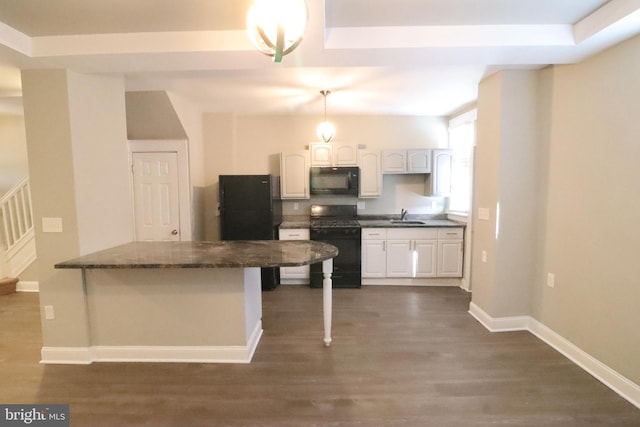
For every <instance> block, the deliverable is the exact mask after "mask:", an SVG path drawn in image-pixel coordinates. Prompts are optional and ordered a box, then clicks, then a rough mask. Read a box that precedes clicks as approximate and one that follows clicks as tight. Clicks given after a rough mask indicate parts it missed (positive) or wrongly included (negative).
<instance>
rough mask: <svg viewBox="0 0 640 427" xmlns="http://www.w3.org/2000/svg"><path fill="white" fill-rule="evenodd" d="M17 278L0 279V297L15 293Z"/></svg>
mask: <svg viewBox="0 0 640 427" xmlns="http://www.w3.org/2000/svg"><path fill="white" fill-rule="evenodd" d="M16 283H18V278H17V277H5V278H4V279H0V295H9V294H13V293H15V291H16Z"/></svg>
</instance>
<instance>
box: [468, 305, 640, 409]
mask: <svg viewBox="0 0 640 427" xmlns="http://www.w3.org/2000/svg"><path fill="white" fill-rule="evenodd" d="M469 314H471V315H472V316H473V317H475V318H476V320H478V322H480V323H481V324H482V325H483V326H484V327H485V328H487V329H488V330H489V331H491V332H508V331H528V332H530V333H532V334H533V335H535V336H536V337H538V338H540V339H541V340H542V341H544V342H545V343H547V344H548V345H550V346H551V347H553V348H554V349H556V350H557V351H558V352H560V353H561V354H563V355H564V356H565V357H567V358H568V359H569V360H571V361H572V362H573V363H575V364H576V365H578V366H580V367H581V368H582V369H584V370H585V371H586V372H588V373H589V374H591V375H592V376H593V377H594V378H596V379H597V380H598V381H600V382H601V383H603V384H604V385H606V386H607V387H609V388H610V389H611V390H613V391H614V392H616V393H617V394H619V395H620V396H621V397H623V398H624V399H626V400H627V401H629V402H630V403H631V404H633V405H634V406H636V407H637V408H640V385H638V384H636V383H634V382H633V381H631V380H630V379H628V378H627V377H625V376H623V375H621V374H620V373H618V372H617V371H615V370H613V369H611V368H610V367H609V366H607V365H605V364H604V363H602V362H600V361H599V360H598V359H596V358H595V357H593V356H591V355H590V354H588V353H586V352H585V351H583V350H582V349H580V348H579V347H578V346H576V345H575V344H573V343H572V342H570V341H568V340H567V339H565V338H564V337H562V336H561V335H560V334H558V333H557V332H555V331H553V330H552V329H551V328H549V327H547V326H545V325H544V324H542V323H540V322H539V321H537V320H536V319H534V318H533V317H530V316H512V317H498V318H493V317H491V316H489V315H488V314H487V313H486V312H485V311H484V310H482V309H481V308H480V307H478V306H477V305H476V304H474V303H471V304H470V305H469Z"/></svg>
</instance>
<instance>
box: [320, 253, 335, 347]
mask: <svg viewBox="0 0 640 427" xmlns="http://www.w3.org/2000/svg"><path fill="white" fill-rule="evenodd" d="M331 273H333V258H330V259H328V260H326V261H323V262H322V275H323V277H324V280H323V281H322V309H323V312H324V345H325V346H327V347H329V346H330V345H331V311H332V294H333V281H332V280H331Z"/></svg>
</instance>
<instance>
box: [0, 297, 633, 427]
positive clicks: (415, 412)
mask: <svg viewBox="0 0 640 427" xmlns="http://www.w3.org/2000/svg"><path fill="white" fill-rule="evenodd" d="M321 298H322V294H321V290H317V289H309V288H307V287H299V286H289V287H283V286H281V287H279V288H278V289H276V290H275V291H272V292H267V293H264V294H263V300H264V319H263V324H264V336H263V338H262V340H261V342H260V344H259V346H258V350H257V352H256V354H255V357H254V360H253V362H252V363H251V364H249V365H225V364H178V363H176V364H159V363H138V364H136V363H113V364H111V363H95V364H92V365H88V366H81V365H80V366H70V365H46V366H43V365H40V364H39V363H38V361H39V357H40V347H41V335H40V317H39V308H38V295H37V294H25V293H20V294H13V295H8V296H2V297H0V338H1V340H0V361H1V364H0V403H47V404H52V403H69V404H70V408H71V425H72V426H284V427H289V426H394V427H403V426H497V425H499V426H640V410H639V409H637V408H636V407H634V406H633V405H631V404H630V403H628V402H627V401H625V400H624V399H622V398H621V397H619V396H618V395H616V394H615V393H614V392H613V391H611V390H609V389H608V388H607V387H606V386H604V385H603V384H601V383H600V382H598V381H597V380H596V379H594V378H593V377H591V376H590V375H589V374H587V373H586V372H584V371H583V370H582V369H581V368H579V367H578V366H576V365H574V364H573V363H571V362H570V361H569V360H567V359H566V358H565V357H564V356H562V355H560V354H559V353H557V352H556V351H555V350H553V349H552V348H550V347H549V346H547V345H546V344H544V343H543V342H541V341H540V340H538V339H537V338H536V337H534V336H533V335H531V334H529V333H527V332H509V333H494V334H492V333H490V332H488V331H486V330H485V329H484V328H483V327H482V326H481V325H480V324H479V323H477V322H476V321H475V320H474V319H473V318H472V317H471V316H470V315H469V314H468V313H467V309H468V304H469V299H470V298H469V295H468V294H467V293H465V292H464V291H462V290H460V289H457V288H412V287H374V286H368V287H364V288H362V289H356V290H336V291H335V294H334V341H333V345H332V347H331V348H325V347H324V346H323V343H322V312H321Z"/></svg>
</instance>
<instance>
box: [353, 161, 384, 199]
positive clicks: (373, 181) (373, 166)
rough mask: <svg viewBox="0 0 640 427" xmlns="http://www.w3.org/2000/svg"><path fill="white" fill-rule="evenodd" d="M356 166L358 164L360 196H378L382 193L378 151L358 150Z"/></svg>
mask: <svg viewBox="0 0 640 427" xmlns="http://www.w3.org/2000/svg"><path fill="white" fill-rule="evenodd" d="M358 166H360V197H380V196H381V195H382V173H381V172H380V152H379V151H369V150H359V151H358Z"/></svg>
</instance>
